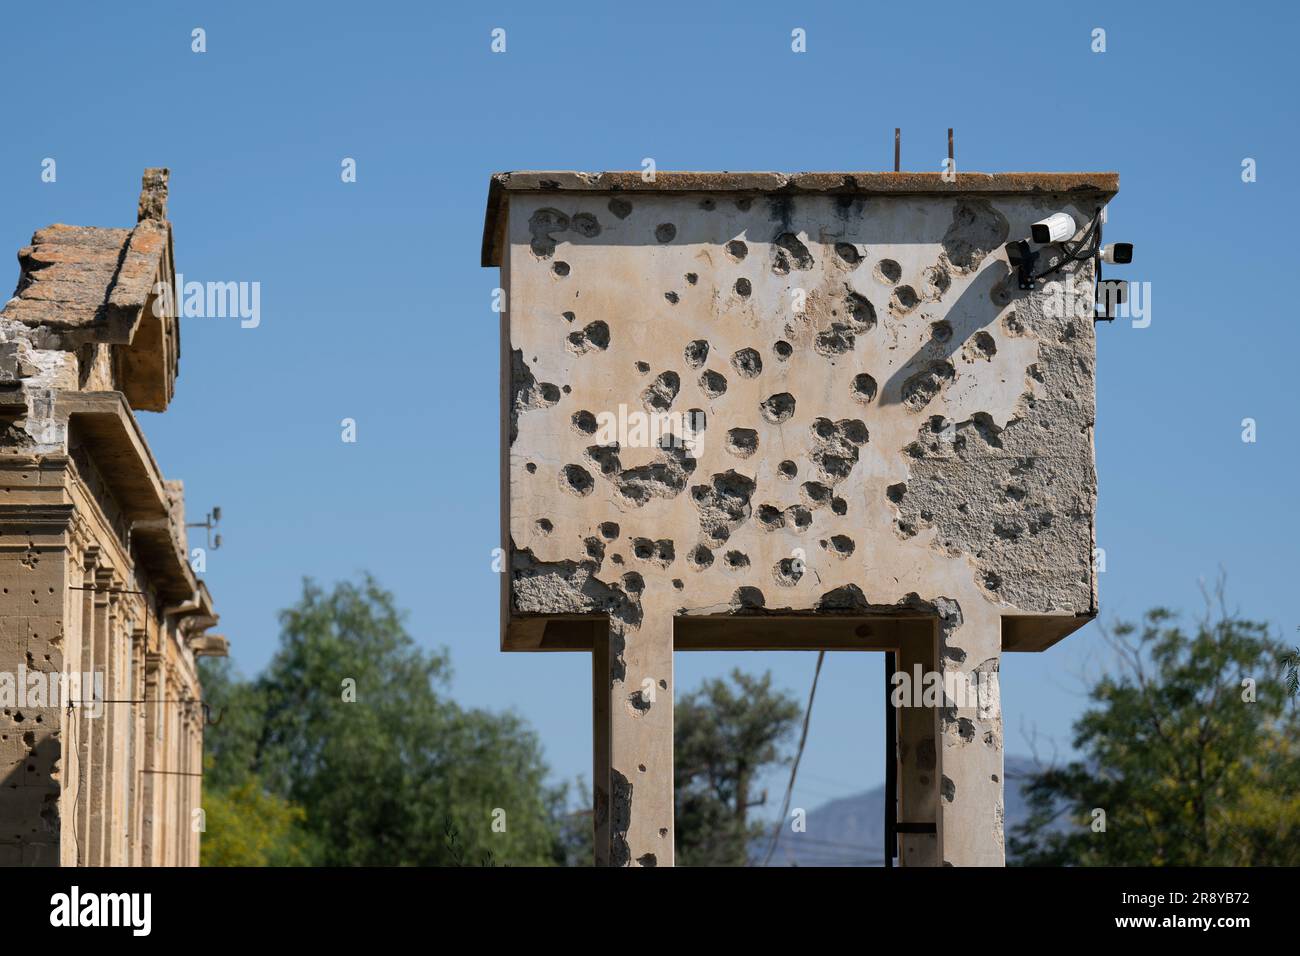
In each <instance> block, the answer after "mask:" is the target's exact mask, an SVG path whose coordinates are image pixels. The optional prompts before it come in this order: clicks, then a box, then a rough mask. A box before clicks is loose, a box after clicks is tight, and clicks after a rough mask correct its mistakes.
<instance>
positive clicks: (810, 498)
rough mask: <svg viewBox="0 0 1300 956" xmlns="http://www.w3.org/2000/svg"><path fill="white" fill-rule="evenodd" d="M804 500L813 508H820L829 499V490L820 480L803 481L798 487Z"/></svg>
mask: <svg viewBox="0 0 1300 956" xmlns="http://www.w3.org/2000/svg"><path fill="white" fill-rule="evenodd" d="M799 493H800V494H801V495H802V496H803V499H804V501H806V502H808V504H810V505H812V507H814V508H820V507H821V506H822V505H824V504H827V503H829V502H830V500H831V490H830V489H829V488H827V487H826V486H825V485H823V484H822V483H821V482H820V481H805V482H804V483H803V485H801V486H800V488H799Z"/></svg>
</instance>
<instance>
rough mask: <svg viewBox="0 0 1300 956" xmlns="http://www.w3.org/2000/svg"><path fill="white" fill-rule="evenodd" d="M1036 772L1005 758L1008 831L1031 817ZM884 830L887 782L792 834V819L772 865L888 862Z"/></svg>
mask: <svg viewBox="0 0 1300 956" xmlns="http://www.w3.org/2000/svg"><path fill="white" fill-rule="evenodd" d="M1034 772H1035V767H1034V762H1033V761H1032V760H1029V759H1028V758H1026V757H1006V758H1004V760H1003V774H1004V776H1003V779H1004V780H1005V781H1006V787H1005V791H1004V793H1005V796H1004V799H1005V801H1006V816H1005V832H1007V833H1010V832H1011V830H1012V829H1013V828H1014V827H1015V826H1017V825H1018V824H1020V823H1023V822H1024V821H1025V819H1026V818H1027V817H1028V816H1029V810H1028V807H1027V806H1026V804H1025V797H1024V793H1023V792H1022V789H1021V788H1022V787H1023V786H1024V785H1025V782H1026V780H1027V778H1028V777H1030V776H1031V775H1032V774H1033V773H1034ZM884 834H885V788H884V786H883V785H881V786H879V787H876V788H875V789H874V790H868V791H866V792H865V793H859V794H857V795H856V796H852V797H841V798H840V799H838V800H832V801H830V802H829V803H824V804H822V805H821V806H819V807H817V808H816V809H813V810H809V811H808V829H807V831H806V832H804V833H792V832H791V831H790V827H789V825H788V824H787V825H786V826H785V827H784V828H782V831H781V837H780V840H779V841H778V843H777V847H776V852H775V853H773V854H772V862H771V864H770V865H771V866H883V865H884V850H883V849H882V848H883V846H884ZM769 840H770V837H769V838H767V839H764V840H762V841H760V844H759V846H758V847H757V848H756V855H757V859H758V861H760V862H761V861H762V859H763V857H764V856H766V854H767V848H768V845H769Z"/></svg>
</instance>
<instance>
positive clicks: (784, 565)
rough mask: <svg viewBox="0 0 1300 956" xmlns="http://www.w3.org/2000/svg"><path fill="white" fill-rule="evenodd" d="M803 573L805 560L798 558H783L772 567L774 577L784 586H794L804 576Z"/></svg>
mask: <svg viewBox="0 0 1300 956" xmlns="http://www.w3.org/2000/svg"><path fill="white" fill-rule="evenodd" d="M803 573H804V567H803V562H802V561H799V560H798V559H797V558H782V559H781V560H780V561H778V562H777V563H776V566H775V567H773V568H772V577H774V578H775V579H776V583H777V584H778V585H779V586H781V587H783V588H792V587H794V586H795V585H796V584H798V583H799V579H800V578H801V577H803Z"/></svg>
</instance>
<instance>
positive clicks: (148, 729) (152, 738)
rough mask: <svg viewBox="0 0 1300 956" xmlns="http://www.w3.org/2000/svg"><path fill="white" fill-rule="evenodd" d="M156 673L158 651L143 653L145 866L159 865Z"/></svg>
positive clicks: (158, 684)
mask: <svg viewBox="0 0 1300 956" xmlns="http://www.w3.org/2000/svg"><path fill="white" fill-rule="evenodd" d="M158 675H159V659H158V655H157V654H150V653H148V652H147V651H146V653H145V678H144V700H145V701H147V702H148V703H146V704H145V705H144V756H143V759H142V761H141V762H142V764H143V765H144V770H145V772H144V773H143V774H141V775H140V782H141V801H140V802H141V811H142V813H143V821H142V826H141V832H140V843H141V851H140V855H141V858H142V863H143V865H144V866H157V865H158V856H157V850H158V840H157V831H156V825H157V822H158V820H159V819H160V817H159V815H158V776H157V774H155V773H153V770H154V768H155V767H157V766H158V733H159V726H160V725H159V723H158V714H159V710H158V708H159V704H158V703H157V700H158V698H159V697H160V696H161V694H162V687H161V682H160V681H159V679H158Z"/></svg>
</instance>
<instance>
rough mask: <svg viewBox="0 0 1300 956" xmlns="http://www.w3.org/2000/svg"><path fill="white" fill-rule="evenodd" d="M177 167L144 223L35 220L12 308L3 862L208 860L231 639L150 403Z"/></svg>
mask: <svg viewBox="0 0 1300 956" xmlns="http://www.w3.org/2000/svg"><path fill="white" fill-rule="evenodd" d="M167 179H168V173H167V170H165V169H148V170H146V171H145V174H144V184H143V190H142V192H141V194H140V201H139V208H138V221H137V223H136V225H135V226H134V227H133V228H128V229H110V228H99V227H88V226H67V225H52V226H49V227H47V228H45V229H42V230H40V231H39V232H37V233H36V234H35V235H34V236H33V237H32V241H31V244H30V245H29V246H26V247H24V248H23V249H20V250H19V252H18V261H19V266H20V270H21V273H20V276H19V279H18V287H17V289H16V291H15V292H14V295H13V297H12V298H10V299H9V300H8V301H7V302H6V303H5V304H4V307H3V309H0V431H2V432H3V447H2V448H0V587H2V588H3V591H2V592H0V698H2V700H0V703H2V706H0V864H5V865H51V866H58V865H62V866H101V865H102V866H151V865H152V866H167V865H170V866H178V865H179V866H193V865H197V863H198V856H199V838H200V831H201V829H202V826H201V823H202V812H201V802H200V780H201V775H202V744H203V728H204V722H205V711H204V708H203V706H202V692H201V688H200V686H199V680H198V673H197V670H196V661H197V659H198V658H199V657H201V656H203V655H222V656H224V655H225V653H226V640H225V638H223V637H221V636H220V635H218V634H214V633H211V628H212V627H213V626H214V625H215V624H216V623H217V616H216V614H215V613H214V612H213V607H212V601H211V598H210V596H209V594H208V591H207V588H206V587H205V586H204V584H203V582H202V581H200V580H198V579H197V578H196V577H195V574H194V572H193V570H192V568H191V566H190V563H189V560H188V558H189V552H188V545H187V542H186V535H185V505H184V495H183V490H182V486H181V483H180V482H179V481H168V480H166V479H164V477H163V475H162V472H161V471H160V470H159V467H158V464H157V462H156V461H155V460H154V457H153V455H152V453H151V452H150V450H149V446H148V444H147V443H146V441H145V437H144V434H143V432H142V430H141V427H140V423H139V421H138V420H137V417H136V414H135V413H136V412H137V411H151V412H162V411H164V410H165V409H166V408H167V405H168V403H169V402H170V400H171V398H172V393H173V388H174V384H175V380H176V374H177V370H178V362H179V359H180V328H179V324H178V320H177V311H176V302H175V296H174V294H173V291H172V290H173V289H174V288H175V273H174V267H173V261H172V229H171V224H170V223H169V222H168V220H167Z"/></svg>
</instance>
